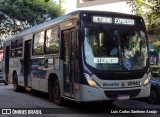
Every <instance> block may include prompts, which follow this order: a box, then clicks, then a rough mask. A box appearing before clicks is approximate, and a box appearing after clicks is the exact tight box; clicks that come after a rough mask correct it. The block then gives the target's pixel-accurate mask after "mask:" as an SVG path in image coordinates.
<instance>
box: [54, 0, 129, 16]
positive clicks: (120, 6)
mask: <svg viewBox="0 0 160 117" xmlns="http://www.w3.org/2000/svg"><path fill="white" fill-rule="evenodd" d="M53 1H56V2H58V1H59V0H53ZM62 1H64V2H63V5H62V6H63V8H64V9H65V10H66V14H67V13H70V12H72V11H75V10H100V11H112V12H120V13H127V14H130V13H131V8H130V7H129V6H128V5H126V3H125V2H117V3H110V4H103V5H96V6H90V7H83V8H76V6H77V0H62Z"/></svg>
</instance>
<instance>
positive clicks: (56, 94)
mask: <svg viewBox="0 0 160 117" xmlns="http://www.w3.org/2000/svg"><path fill="white" fill-rule="evenodd" d="M53 101H54V103H55V104H57V105H62V97H61V90H60V84H59V81H58V79H56V80H55V81H54V84H53Z"/></svg>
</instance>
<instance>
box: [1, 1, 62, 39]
mask: <svg viewBox="0 0 160 117" xmlns="http://www.w3.org/2000/svg"><path fill="white" fill-rule="evenodd" d="M63 14H64V11H63V10H61V7H60V5H57V4H56V3H55V2H53V1H52V0H50V1H48V2H45V1H44V0H0V36H1V37H4V36H5V35H6V36H8V35H14V34H16V33H18V32H20V31H22V30H24V29H27V28H30V27H32V26H34V25H37V24H40V23H43V22H45V21H48V20H51V19H53V18H56V17H58V16H61V15H63Z"/></svg>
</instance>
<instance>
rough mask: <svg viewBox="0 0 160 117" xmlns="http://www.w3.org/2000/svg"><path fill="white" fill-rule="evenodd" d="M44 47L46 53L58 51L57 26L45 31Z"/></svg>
mask: <svg viewBox="0 0 160 117" xmlns="http://www.w3.org/2000/svg"><path fill="white" fill-rule="evenodd" d="M45 48H46V54H57V53H58V52H59V37H58V27H53V28H50V29H48V30H47V31H46V42H45Z"/></svg>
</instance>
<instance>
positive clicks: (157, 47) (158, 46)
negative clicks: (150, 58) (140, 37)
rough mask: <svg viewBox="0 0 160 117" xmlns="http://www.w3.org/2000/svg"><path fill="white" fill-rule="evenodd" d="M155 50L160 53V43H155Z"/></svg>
mask: <svg viewBox="0 0 160 117" xmlns="http://www.w3.org/2000/svg"><path fill="white" fill-rule="evenodd" d="M153 48H154V49H155V50H157V51H160V41H156V42H154V43H153Z"/></svg>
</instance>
